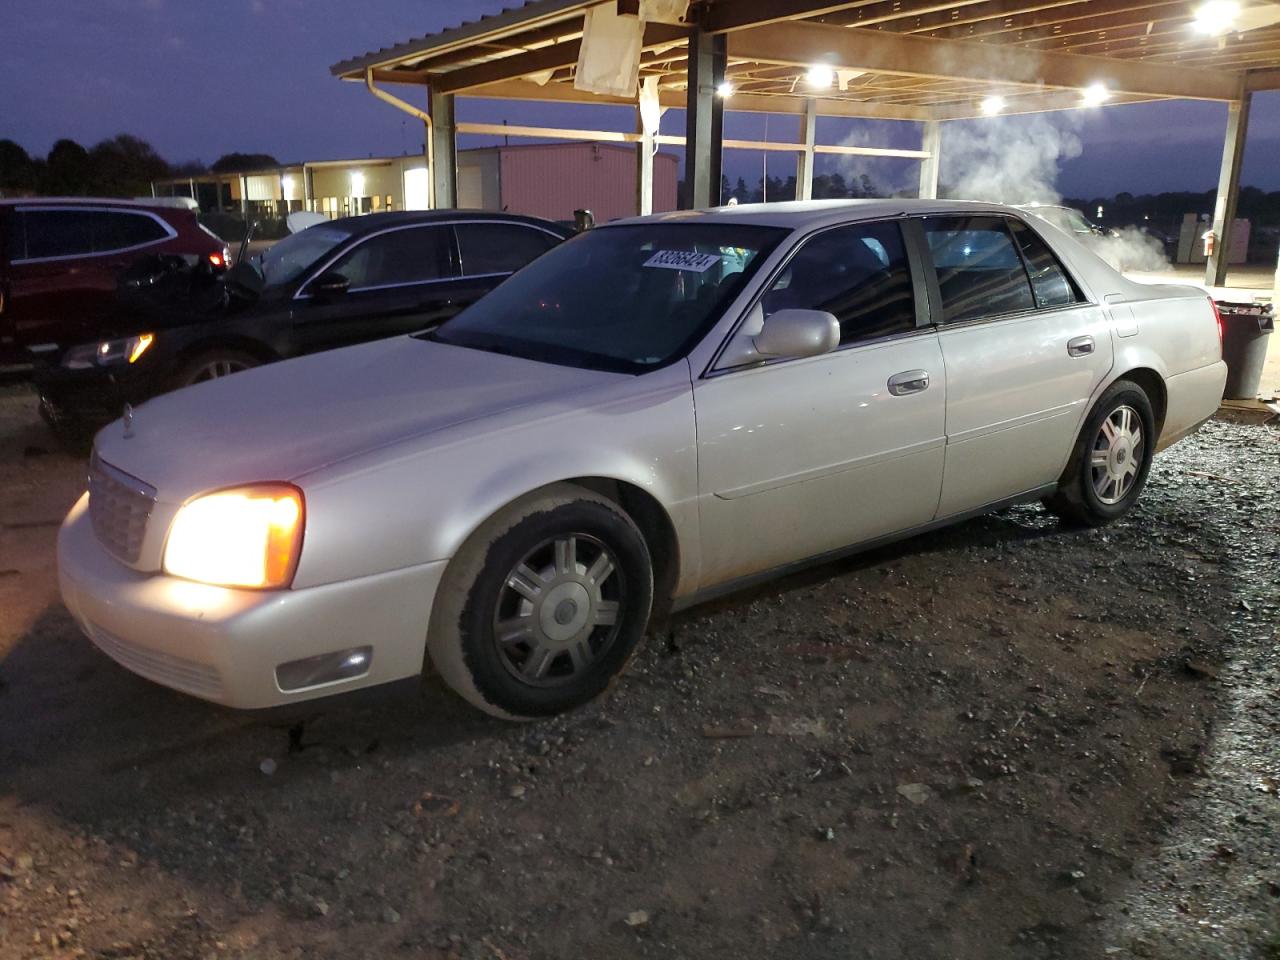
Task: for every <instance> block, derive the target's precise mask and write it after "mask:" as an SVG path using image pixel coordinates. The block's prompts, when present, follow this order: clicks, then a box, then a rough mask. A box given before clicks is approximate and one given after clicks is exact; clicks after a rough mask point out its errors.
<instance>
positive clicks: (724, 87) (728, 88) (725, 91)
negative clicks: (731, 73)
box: [716, 80, 734, 100]
mask: <svg viewBox="0 0 1280 960" xmlns="http://www.w3.org/2000/svg"><path fill="white" fill-rule="evenodd" d="M733 90H734V87H733V84H732V83H730V82H729V81H728V80H721V81H720V85H719V86H718V87H716V96H718V97H721V98H723V99H725V100H728V99H729V98H730V97H732V96H733Z"/></svg>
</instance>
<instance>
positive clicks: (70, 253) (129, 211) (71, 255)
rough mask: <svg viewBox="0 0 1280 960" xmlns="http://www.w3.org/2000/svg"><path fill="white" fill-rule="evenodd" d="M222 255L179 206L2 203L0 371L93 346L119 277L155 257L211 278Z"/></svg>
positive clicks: (95, 202)
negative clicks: (209, 273)
mask: <svg viewBox="0 0 1280 960" xmlns="http://www.w3.org/2000/svg"><path fill="white" fill-rule="evenodd" d="M228 256H229V251H228V250H227V247H226V245H225V244H224V243H223V242H222V240H220V239H219V238H218V237H217V236H215V235H214V234H213V233H211V232H210V231H209V230H206V229H205V228H204V227H203V226H201V225H200V223H199V222H197V220H196V215H195V213H194V212H193V211H191V210H187V209H183V208H180V207H169V206H163V205H160V204H148V203H145V202H135V201H128V200H96V199H56V200H50V199H41V198H32V199H27V200H0V373H5V372H8V373H10V374H13V373H15V372H19V373H20V372H21V371H22V369H23V368H29V367H30V364H31V362H32V360H33V356H32V355H33V354H35V355H39V354H41V353H47V352H54V351H60V350H62V349H63V348H65V347H68V346H71V345H73V344H80V343H85V342H87V341H90V340H94V339H97V336H98V326H99V325H100V324H101V323H102V322H103V321H104V320H105V319H106V318H107V317H109V316H110V315H111V313H112V311H113V310H114V309H115V307H116V304H115V295H116V292H117V289H118V285H119V281H120V277H121V275H122V274H124V273H125V272H126V271H129V270H131V269H133V268H135V267H137V266H138V265H139V263H140V262H142V261H145V260H148V259H152V258H180V259H181V260H183V261H185V262H186V263H187V264H188V265H190V266H198V267H200V268H202V269H207V270H210V271H212V272H214V273H218V272H221V271H222V270H224V269H225V268H226V266H227V257H228Z"/></svg>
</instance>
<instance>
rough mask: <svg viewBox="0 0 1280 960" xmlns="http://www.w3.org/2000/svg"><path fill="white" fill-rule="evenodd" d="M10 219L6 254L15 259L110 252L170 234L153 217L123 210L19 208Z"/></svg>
mask: <svg viewBox="0 0 1280 960" xmlns="http://www.w3.org/2000/svg"><path fill="white" fill-rule="evenodd" d="M13 220H14V227H15V229H14V231H13V236H12V237H11V239H10V241H9V255H10V258H11V259H15V260H21V259H28V260H38V259H42V258H47V257H82V256H87V255H89V254H95V253H111V252H112V251H115V250H128V249H131V248H134V247H140V246H144V245H146V244H149V243H156V242H158V241H160V240H164V239H166V238H167V237H168V236H169V231H168V230H167V229H166V228H165V227H164V226H163V225H161V224H160V223H159V222H158V221H157V220H156V219H155V218H154V217H151V216H149V215H147V214H144V213H132V212H129V211H124V210H121V211H113V210H22V211H18V212H17V213H16V214H15V215H14V217H13Z"/></svg>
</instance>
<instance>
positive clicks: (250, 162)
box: [0, 133, 278, 197]
mask: <svg viewBox="0 0 1280 960" xmlns="http://www.w3.org/2000/svg"><path fill="white" fill-rule="evenodd" d="M277 165H278V164H277V162H276V159H275V158H274V157H272V156H271V155H269V154H265V153H228V154H224V155H223V156H221V157H219V158H218V160H217V161H216V162H215V163H213V164H212V165H211V166H209V167H205V165H204V164H202V163H200V162H199V161H191V162H188V163H179V164H172V163H169V162H168V161H166V160H165V159H164V158H163V157H161V156H160V154H159V153H158V152H157V151H156V149H155V148H154V147H153V146H151V144H149V143H147V141H145V140H143V139H142V138H141V137H135V136H133V135H132V134H128V133H122V134H119V135H117V136H114V137H109V138H107V139H106V140H102V141H101V142H99V143H96V144H94V145H93V146H92V147H85V146H82V145H81V144H79V143H77V142H76V141H74V140H70V139H62V140H59V141H58V142H57V143H55V144H54V145H53V147H52V148H51V149H50V150H49V152H48V153H47V154H46V155H45V156H43V157H40V156H32V155H31V154H29V153H28V152H27V151H26V150H25V149H23V148H22V146H21V145H19V144H17V143H15V142H14V141H13V140H0V197H3V196H27V195H35V196H46V197H141V196H147V195H149V194H150V193H151V181H153V180H163V179H165V178H166V177H189V176H198V175H203V174H206V173H233V172H236V171H240V170H256V169H262V168H264V167H274V166H277Z"/></svg>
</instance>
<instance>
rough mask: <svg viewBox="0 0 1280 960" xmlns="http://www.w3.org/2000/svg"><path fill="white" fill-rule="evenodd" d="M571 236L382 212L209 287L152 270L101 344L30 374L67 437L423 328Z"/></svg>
mask: <svg viewBox="0 0 1280 960" xmlns="http://www.w3.org/2000/svg"><path fill="white" fill-rule="evenodd" d="M570 233H571V231H569V230H568V229H567V228H565V227H563V226H561V225H559V224H556V223H552V222H550V221H546V220H539V219H536V218H533V217H522V216H518V215H515V214H505V213H487V212H482V211H464V210H437V211H431V212H425V213H409V212H405V213H382V214H370V215H366V216H361V217H349V218H346V219H342V220H334V221H332V222H328V223H322V224H319V225H317V226H313V227H310V228H309V229H306V230H303V231H302V232H300V233H296V234H294V235H292V236H290V237H287V238H286V239H284V240H281V241H280V242H279V243H277V244H275V245H274V246H272V247H271V248H270V249H268V250H267V251H266V252H265V253H264V254H262V255H261V256H260V257H256V258H254V259H252V260H246V261H245V262H244V263H240V264H237V265H236V267H235V268H234V269H232V270H231V271H230V273H229V274H228V275H227V276H226V278H225V280H224V281H223V282H222V283H220V284H217V285H216V286H215V287H213V288H212V289H208V288H203V289H202V288H200V287H199V286H198V285H192V284H190V283H188V282H187V280H186V278H185V277H183V276H181V271H180V270H179V271H178V272H177V273H171V272H168V271H167V270H166V265H165V264H164V263H163V262H156V263H153V264H151V265H150V266H149V267H147V268H144V269H141V270H139V271H135V273H134V275H132V276H128V277H123V278H121V281H120V292H119V294H118V297H117V309H116V310H115V311H114V312H113V314H112V316H111V317H110V318H109V319H108V320H107V321H106V323H105V324H104V326H103V328H102V330H101V333H100V337H99V339H98V340H96V341H94V342H91V343H85V344H76V345H72V346H69V347H65V348H63V349H61V350H60V351H58V353H57V354H55V355H51V356H49V357H48V358H47V360H46V363H45V365H44V366H43V367H42V368H40V369H38V370H37V371H36V374H35V384H36V388H37V390H38V391H39V393H40V405H41V412H42V413H43V414H44V415H45V417H46V419H47V420H49V421H50V423H51V424H53V425H54V426H55V427H57V428H64V427H65V428H68V429H69V430H71V431H72V432H74V431H75V430H76V428H78V427H80V426H91V425H94V424H100V423H103V422H106V421H108V420H111V419H114V418H115V417H117V416H119V415H120V411H121V408H122V407H123V405H124V404H126V403H129V404H137V403H140V402H142V401H143V400H146V399H147V398H149V397H152V396H155V395H156V394H159V393H164V392H166V391H168V390H174V389H177V388H179V387H185V386H189V385H190V384H193V383H199V382H200V381H202V380H211V379H213V378H215V377H222V376H227V375H228V374H232V373H236V372H238V371H240V370H245V369H247V368H249V367H255V366H258V365H260V364H264V363H270V362H272V361H275V360H283V359H286V358H288V357H294V356H298V355H300V354H304V353H315V352H317V351H320V350H330V349H333V348H335V347H343V346H347V345H349V344H353V343H360V342H362V341H366V340H376V339H379V338H382V337H390V336H396V335H398V334H404V333H412V332H414V331H418V330H424V329H428V328H430V327H433V326H435V325H436V324H439V323H441V322H443V321H444V320H447V319H448V318H449V317H451V316H453V315H454V314H455V313H457V312H458V311H460V310H462V309H463V308H464V307H466V306H468V305H470V304H471V303H473V302H475V301H476V300H478V299H479V298H480V297H482V296H484V295H485V294H486V293H488V292H489V291H490V290H492V289H493V288H494V287H495V286H497V285H498V284H499V283H501V282H502V281H503V280H504V279H505V278H506V277H507V276H508V275H510V274H511V273H513V272H515V271H516V270H519V269H520V268H521V267H523V266H524V265H525V264H527V263H528V262H530V261H531V260H533V259H534V258H535V257H538V256H539V255H541V254H542V253H544V252H546V251H547V250H549V249H551V248H552V247H554V246H555V245H556V244H558V243H560V242H561V241H562V240H564V239H565V238H566V237H567V236H569V235H570Z"/></svg>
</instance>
